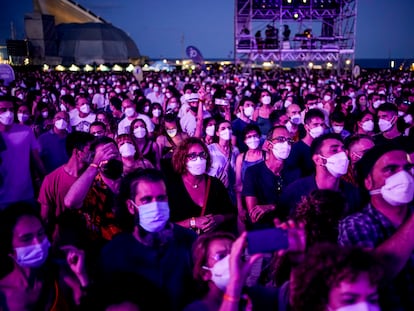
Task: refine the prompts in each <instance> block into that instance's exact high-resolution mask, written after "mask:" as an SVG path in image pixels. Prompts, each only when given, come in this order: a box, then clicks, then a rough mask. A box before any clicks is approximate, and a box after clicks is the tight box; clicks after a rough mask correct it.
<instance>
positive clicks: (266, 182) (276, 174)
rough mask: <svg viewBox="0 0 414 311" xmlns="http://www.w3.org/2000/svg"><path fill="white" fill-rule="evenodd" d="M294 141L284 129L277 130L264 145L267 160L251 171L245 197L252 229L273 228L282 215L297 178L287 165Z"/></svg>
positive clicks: (273, 130)
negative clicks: (284, 198) (287, 188)
mask: <svg viewBox="0 0 414 311" xmlns="http://www.w3.org/2000/svg"><path fill="white" fill-rule="evenodd" d="M292 144H293V140H292V139H291V138H290V135H289V132H288V131H287V129H286V128H285V127H284V126H276V127H273V128H272V129H271V130H270V131H269V133H268V136H267V139H266V141H265V142H264V144H263V147H262V150H263V151H264V152H265V153H266V155H265V160H264V161H261V162H259V163H257V164H255V165H252V166H250V167H249V168H247V170H246V173H245V177H244V180H243V189H242V197H243V199H244V204H245V206H246V211H247V213H248V215H249V217H248V219H247V220H246V223H245V225H246V227H247V228H248V229H249V228H250V227H253V228H260V227H272V226H273V218H274V217H275V216H276V215H277V214H278V211H277V210H278V208H279V206H278V205H279V197H280V195H281V193H283V190H284V188H285V186H287V185H288V184H289V183H290V182H291V181H292V180H294V179H295V178H294V176H292V171H289V170H288V169H287V168H286V167H285V166H284V162H285V160H286V159H287V157H288V156H289V153H290V151H291V146H292Z"/></svg>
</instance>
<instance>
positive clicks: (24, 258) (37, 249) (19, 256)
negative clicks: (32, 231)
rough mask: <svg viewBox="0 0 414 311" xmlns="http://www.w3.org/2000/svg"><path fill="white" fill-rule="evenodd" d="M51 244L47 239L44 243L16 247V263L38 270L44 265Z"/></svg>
mask: <svg viewBox="0 0 414 311" xmlns="http://www.w3.org/2000/svg"><path fill="white" fill-rule="evenodd" d="M49 247H50V243H49V240H48V239H47V238H45V239H44V240H43V241H42V243H40V244H34V245H28V246H22V247H16V248H15V249H14V250H15V252H16V258H15V260H16V263H17V264H18V265H19V266H21V267H24V268H38V267H40V266H41V265H43V264H44V263H45V261H46V259H47V256H48V254H49Z"/></svg>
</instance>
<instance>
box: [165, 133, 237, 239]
mask: <svg viewBox="0 0 414 311" xmlns="http://www.w3.org/2000/svg"><path fill="white" fill-rule="evenodd" d="M172 164H173V168H174V171H175V173H176V174H175V175H172V176H170V178H169V180H168V187H167V189H168V197H169V201H170V207H171V221H173V222H175V223H177V224H179V225H181V226H183V227H185V228H190V229H193V230H194V231H196V232H197V233H204V232H210V231H215V230H225V231H231V232H234V230H235V219H236V217H235V216H236V209H235V207H234V206H233V204H232V203H231V201H230V197H229V195H228V192H227V190H226V188H225V187H224V185H223V183H222V182H221V181H220V180H219V179H218V178H216V177H213V176H209V175H207V171H208V169H209V167H210V165H211V157H210V154H209V152H208V149H207V147H206V145H205V144H204V143H203V141H202V140H201V139H199V138H195V137H190V138H187V139H186V140H184V141H183V142H182V143H181V144H180V145H179V146H177V148H176V149H175V151H174V155H173V158H172Z"/></svg>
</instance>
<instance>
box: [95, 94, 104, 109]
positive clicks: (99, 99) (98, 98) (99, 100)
mask: <svg viewBox="0 0 414 311" xmlns="http://www.w3.org/2000/svg"><path fill="white" fill-rule="evenodd" d="M92 104H94V105H96V109H102V108H104V107H105V96H104V95H103V94H100V93H97V94H95V95H93V98H92Z"/></svg>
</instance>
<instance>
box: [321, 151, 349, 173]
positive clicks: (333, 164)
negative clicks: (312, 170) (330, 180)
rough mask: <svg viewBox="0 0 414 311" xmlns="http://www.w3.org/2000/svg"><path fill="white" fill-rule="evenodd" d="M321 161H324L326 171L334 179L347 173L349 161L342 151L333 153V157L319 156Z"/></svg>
mask: <svg viewBox="0 0 414 311" xmlns="http://www.w3.org/2000/svg"><path fill="white" fill-rule="evenodd" d="M319 156H320V157H321V158H322V159H325V160H326V164H325V166H326V169H327V170H328V172H329V173H331V175H332V176H333V177H335V178H338V177H340V176H342V175H345V174H346V172H347V171H348V164H349V160H348V157H347V155H346V153H345V152H344V151H342V152H338V153H335V154H334V155H332V156H330V157H328V158H325V157H323V156H321V155H319Z"/></svg>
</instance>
